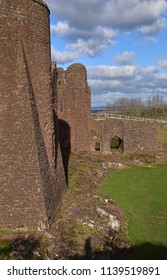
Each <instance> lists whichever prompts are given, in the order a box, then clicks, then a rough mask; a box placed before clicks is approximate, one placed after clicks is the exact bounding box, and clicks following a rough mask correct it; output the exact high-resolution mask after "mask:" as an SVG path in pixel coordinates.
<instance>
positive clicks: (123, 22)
mask: <svg viewBox="0 0 167 280" xmlns="http://www.w3.org/2000/svg"><path fill="white" fill-rule="evenodd" d="M45 2H46V3H47V4H48V5H49V7H50V9H51V11H52V12H54V13H55V15H56V16H57V17H58V18H59V20H61V21H62V20H63V21H64V20H66V21H68V22H69V23H70V26H72V27H73V26H77V27H78V28H79V29H87V30H88V29H90V28H94V27H96V26H103V27H104V26H108V27H111V26H114V27H116V28H123V29H126V28H128V29H129V28H136V27H140V26H143V25H150V24H151V25H152V24H153V23H154V22H156V21H157V20H158V19H159V18H161V16H162V14H163V13H164V12H165V11H166V9H167V3H166V1H165V0H117V1H115V0H84V1H83V0H71V1H70V4H69V0H56V1H55V0H45Z"/></svg>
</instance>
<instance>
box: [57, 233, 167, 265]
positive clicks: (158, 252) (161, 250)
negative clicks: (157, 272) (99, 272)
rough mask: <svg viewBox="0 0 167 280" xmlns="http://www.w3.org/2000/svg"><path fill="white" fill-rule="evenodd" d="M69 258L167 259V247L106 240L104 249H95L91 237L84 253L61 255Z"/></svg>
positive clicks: (86, 242)
mask: <svg viewBox="0 0 167 280" xmlns="http://www.w3.org/2000/svg"><path fill="white" fill-rule="evenodd" d="M61 257H62V258H63V259H68V260H167V247H164V246H163V245H153V244H151V243H148V242H146V243H143V244H141V245H140V246H132V247H130V248H129V247H126V246H123V247H119V246H117V245H115V244H113V242H112V241H109V240H108V241H106V243H105V244H104V246H103V249H102V250H99V251H96V250H95V251H94V250H93V248H92V245H91V237H89V238H87V239H86V241H85V253H84V254H83V255H79V254H74V255H72V256H71V255H68V254H67V250H66V254H65V255H63V254H62V256H61Z"/></svg>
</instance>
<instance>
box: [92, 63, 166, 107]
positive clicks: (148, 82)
mask: <svg viewBox="0 0 167 280" xmlns="http://www.w3.org/2000/svg"><path fill="white" fill-rule="evenodd" d="M88 77H89V84H90V86H91V87H92V100H93V104H94V106H95V104H96V103H97V102H98V98H97V96H100V95H101V96H103V97H104V96H105V99H104V100H103V101H102V102H103V105H104V103H105V104H106V103H107V102H109V101H110V102H112V101H113V100H114V99H116V98H118V97H121V96H126V97H129V98H132V97H133V98H135V97H136V98H138V97H141V99H143V100H145V99H146V98H147V97H148V96H149V95H154V94H157V93H159V94H161V93H162V94H164V95H165V96H167V74H166V73H163V74H162V73H161V72H160V68H159V67H156V66H150V67H139V66H132V65H126V66H125V65H124V66H117V67H116V66H105V65H100V66H91V67H90V66H89V67H88Z"/></svg>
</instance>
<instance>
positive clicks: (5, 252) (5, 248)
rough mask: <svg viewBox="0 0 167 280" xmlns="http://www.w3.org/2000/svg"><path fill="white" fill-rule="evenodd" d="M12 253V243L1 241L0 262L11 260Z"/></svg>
mask: <svg viewBox="0 0 167 280" xmlns="http://www.w3.org/2000/svg"><path fill="white" fill-rule="evenodd" d="M10 252H11V241H8V240H3V241H0V260H7V259H9V254H10Z"/></svg>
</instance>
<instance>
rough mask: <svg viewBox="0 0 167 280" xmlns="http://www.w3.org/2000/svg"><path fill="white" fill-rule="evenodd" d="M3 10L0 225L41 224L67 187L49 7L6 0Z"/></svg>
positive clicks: (31, 0) (28, 0)
mask: <svg viewBox="0 0 167 280" xmlns="http://www.w3.org/2000/svg"><path fill="white" fill-rule="evenodd" d="M0 10H1V15H0V16H1V17H0V26H2V28H1V38H0V46H1V52H0V61H1V69H0V71H1V73H0V88H1V100H2V104H1V130H0V134H1V146H0V154H1V160H2V168H1V173H2V175H1V179H2V182H1V190H0V191H1V196H0V227H1V228H2V227H12V228H15V227H19V226H29V227H37V226H40V224H45V223H46V224H48V223H50V222H51V220H52V219H53V216H54V214H55V211H56V209H57V207H58V205H59V203H60V198H61V196H62V193H63V191H64V189H65V178H64V171H63V168H62V161H61V154H60V149H59V150H58V145H56V138H57V135H56V134H55V124H54V118H53V107H52V87H51V62H50V31H49V29H50V27H49V10H48V8H47V6H46V5H45V4H44V2H43V1H41V0H24V1H22V0H2V1H1V2H0ZM56 168H57V169H56Z"/></svg>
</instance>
